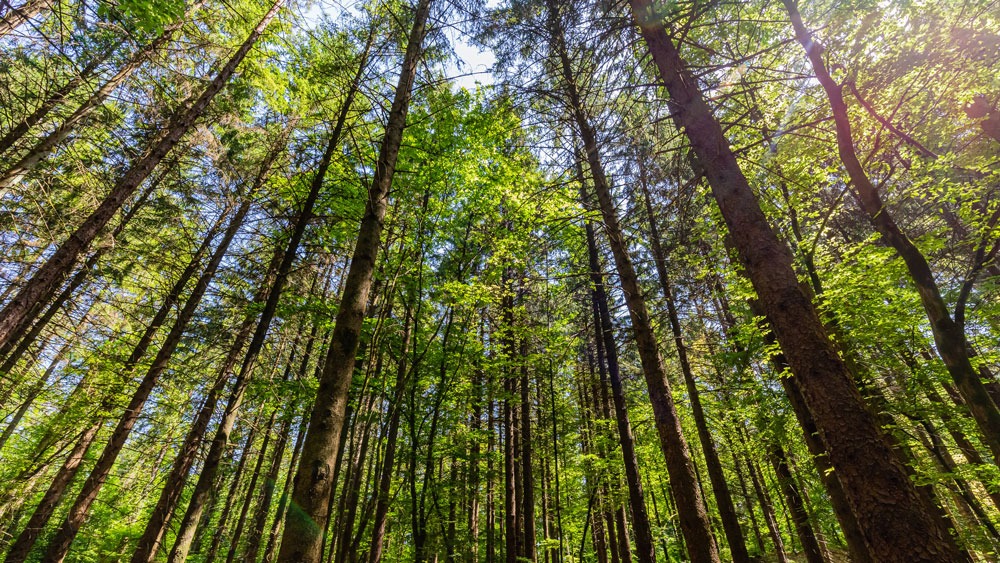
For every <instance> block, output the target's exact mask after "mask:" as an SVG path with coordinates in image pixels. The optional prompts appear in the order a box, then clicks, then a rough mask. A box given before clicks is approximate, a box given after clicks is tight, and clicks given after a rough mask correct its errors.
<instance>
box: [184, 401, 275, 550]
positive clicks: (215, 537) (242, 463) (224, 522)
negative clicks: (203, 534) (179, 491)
mask: <svg viewBox="0 0 1000 563" xmlns="http://www.w3.org/2000/svg"><path fill="white" fill-rule="evenodd" d="M259 422H260V417H259V416H258V417H257V420H255V421H253V424H252V425H251V426H250V432H249V435H248V436H247V439H246V442H245V443H244V444H243V449H242V450H241V451H240V460H239V462H238V463H237V464H236V472H235V473H234V474H233V481H232V483H230V485H229V492H228V493H227V494H226V504H225V505H223V507H222V514H220V515H219V521H218V522H216V523H215V526H213V527H212V528H210V529H211V530H212V532H213V533H212V545H210V546H209V548H208V553H207V554H206V555H205V561H206V563H210V562H212V561H214V560H215V556H216V554H218V553H219V547H220V546H221V545H222V540H223V538H225V537H227V536H228V533H227V529H226V527H227V526H228V525H229V515H230V514H232V511H233V507H234V506H236V498H237V495H238V494H239V491H240V485H241V484H242V483H243V473H244V472H245V471H246V466H247V461H249V459H250V454H251V448H252V447H253V442H254V439H255V438H256V437H257V431H256V429H257V423H259ZM205 523H206V524H207V522H205ZM206 531H207V530H206ZM170 555H171V556H173V555H174V554H173V552H171V554H170Z"/></svg>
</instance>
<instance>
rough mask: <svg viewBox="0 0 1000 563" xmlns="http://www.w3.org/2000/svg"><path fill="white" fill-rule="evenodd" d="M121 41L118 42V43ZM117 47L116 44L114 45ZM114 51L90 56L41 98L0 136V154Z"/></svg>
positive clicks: (112, 49) (85, 79)
mask: <svg viewBox="0 0 1000 563" xmlns="http://www.w3.org/2000/svg"><path fill="white" fill-rule="evenodd" d="M120 44H121V43H119V45H120ZM115 47H117V45H116V46H115ZM113 51H114V48H111V49H107V50H106V51H105V52H103V53H101V54H99V55H98V56H95V57H93V58H91V60H90V62H88V63H87V65H86V66H85V67H83V68H82V69H80V72H78V73H75V74H74V76H73V78H71V79H69V80H68V81H67V82H66V84H63V86H62V88H59V89H57V90H55V91H54V92H51V93H49V96H48V97H47V98H45V99H44V100H42V103H40V104H38V107H37V108H35V111H33V112H31V113H30V114H28V115H26V116H24V119H22V120H21V121H19V122H18V124H17V125H15V126H14V127H12V128H11V129H10V130H9V131H7V133H5V134H4V136H3V137H0V155H3V154H4V153H5V152H6V151H7V150H8V149H10V148H11V147H12V146H14V143H16V142H18V141H19V140H20V139H21V137H24V135H25V134H27V133H28V131H31V128H32V127H34V126H35V125H38V124H39V123H41V122H42V120H43V119H45V117H46V116H48V115H49V112H51V111H52V110H53V109H55V108H56V106H58V105H59V104H61V103H62V101H63V100H65V99H66V96H68V95H70V94H72V93H73V91H74V90H76V89H77V88H78V87H79V86H80V85H81V84H83V83H84V82H86V81H87V80H89V79H90V77H91V75H93V74H94V71H95V70H97V67H98V66H100V64H101V63H103V62H104V61H106V60H107V58H108V55H110V54H111V53H112V52H113Z"/></svg>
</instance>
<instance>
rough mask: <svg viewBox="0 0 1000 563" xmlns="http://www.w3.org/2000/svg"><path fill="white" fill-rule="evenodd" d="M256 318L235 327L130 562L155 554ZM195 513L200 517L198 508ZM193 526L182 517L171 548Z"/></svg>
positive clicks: (261, 294)
mask: <svg viewBox="0 0 1000 563" xmlns="http://www.w3.org/2000/svg"><path fill="white" fill-rule="evenodd" d="M280 256H281V254H280V253H277V252H276V253H275V255H274V257H273V258H272V259H271V265H270V267H269V268H268V273H267V274H266V275H265V276H264V280H269V279H271V278H272V277H273V272H274V270H275V269H276V267H277V263H278V259H279V258H280ZM267 289H268V284H267V282H266V281H265V283H263V284H262V286H261V287H260V288H259V289H258V290H257V295H256V296H255V297H254V304H260V303H262V302H263V301H264V298H265V297H266V295H267ZM251 310H254V311H255V310H256V309H255V308H254V307H251ZM256 321H257V316H256V314H249V315H247V316H246V317H245V318H244V319H243V322H242V324H241V325H240V327H239V329H237V331H236V336H235V337H234V338H233V342H232V344H231V345H230V346H229V353H228V354H227V355H226V359H225V360H224V361H223V363H222V369H220V370H219V374H218V375H217V376H216V378H215V382H214V384H213V385H212V387H211V388H210V389H209V391H208V393H207V395H206V396H205V402H204V403H203V404H202V406H201V409H199V411H198V414H197V416H196V417H195V420H194V423H193V424H192V425H191V429H190V430H189V431H188V434H187V436H186V437H185V438H184V443H183V444H182V445H181V448H180V451H179V452H178V453H177V457H176V458H175V459H174V464H173V467H172V468H171V470H170V474H169V475H168V476H167V480H166V483H164V485H163V489H162V490H161V491H160V498H159V499H158V500H157V502H156V506H155V507H154V508H153V512H152V514H151V515H150V517H149V520H148V521H147V522H146V528H145V530H144V531H143V534H142V536H141V537H140V538H139V541H138V542H137V544H136V549H135V552H134V553H133V554H132V563H143V562H152V561H153V560H154V558H155V557H156V553H157V551H159V548H160V545H161V542H162V540H163V534H164V533H165V532H166V529H167V524H168V523H169V521H170V517H171V516H172V515H173V513H174V511H175V510H176V509H177V504H178V503H179V502H180V499H181V496H182V494H183V492H184V483H185V481H186V480H187V476H188V473H189V472H190V471H191V467H192V466H193V465H194V462H195V461H196V458H197V456H198V451H199V449H200V448H201V444H202V440H203V439H204V437H205V432H206V431H207V430H208V425H209V423H210V422H211V419H212V415H213V414H215V408H216V406H217V405H218V403H219V397H220V395H221V394H222V392H223V390H224V389H225V386H226V383H228V381H229V378H230V374H231V372H232V370H233V368H234V367H235V366H236V362H237V361H239V358H240V355H241V354H242V353H243V347H244V345H245V344H246V341H247V339H248V338H249V337H250V331H251V330H253V328H254V325H255V324H256ZM203 472H204V471H203ZM214 478H215V473H214V471H213V472H212V476H211V479H212V480H214ZM199 482H200V480H199ZM197 498H198V497H197V495H195V496H193V497H192V500H191V504H194V503H195V502H196V499H197ZM205 501H206V499H202V500H201V502H202V503H204V502H205ZM202 507H203V504H202ZM198 516H199V517H200V510H199V513H198ZM194 521H195V522H197V521H198V520H197V519H195V520H194ZM193 528H194V527H193V526H191V525H190V522H189V521H188V519H185V520H184V523H182V524H181V527H180V530H179V532H178V539H177V540H176V541H175V549H176V544H177V543H180V542H181V541H182V540H181V538H187V540H188V541H193V539H194V532H195V530H194V529H193Z"/></svg>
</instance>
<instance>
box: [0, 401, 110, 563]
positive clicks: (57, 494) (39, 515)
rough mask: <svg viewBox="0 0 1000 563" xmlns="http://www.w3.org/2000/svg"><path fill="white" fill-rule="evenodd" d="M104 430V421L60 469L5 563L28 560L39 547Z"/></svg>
mask: <svg viewBox="0 0 1000 563" xmlns="http://www.w3.org/2000/svg"><path fill="white" fill-rule="evenodd" d="M102 426H104V419H98V420H96V421H95V422H93V423H92V424H91V425H90V426H89V427H88V428H87V429H86V430H84V431H83V434H81V435H80V438H79V439H78V440H77V442H76V445H75V446H74V447H73V450H72V451H71V452H70V454H69V456H68V457H67V458H66V461H64V462H63V464H62V467H60V468H59V472H58V473H56V476H55V477H54V478H53V479H52V483H50V484H49V488H48V490H46V491H45V495H44V496H43V497H42V500H41V502H39V503H38V506H37V507H36V508H35V512H34V513H32V515H31V519H29V520H28V524H27V525H26V526H25V527H24V529H23V530H22V531H21V534H20V535H18V537H17V540H15V541H14V544H13V545H12V546H11V548H10V551H8V552H7V558H6V559H5V561H10V562H19V561H25V560H27V558H28V554H29V553H30V552H31V548H32V547H33V546H34V545H35V541H36V540H37V539H38V536H39V535H40V534H41V533H42V531H43V530H44V529H45V524H47V523H48V521H49V518H51V517H52V513H53V512H55V510H56V507H57V506H58V505H59V501H60V500H62V497H63V496H64V495H65V494H66V488H67V487H69V484H70V483H71V482H72V481H73V477H75V476H76V473H77V471H79V469H80V464H81V463H83V458H84V456H85V455H86V454H87V450H88V449H90V445H91V444H92V443H93V442H94V438H96V437H97V432H98V431H99V430H100V429H101V427H102Z"/></svg>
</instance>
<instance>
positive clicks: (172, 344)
mask: <svg viewBox="0 0 1000 563" xmlns="http://www.w3.org/2000/svg"><path fill="white" fill-rule="evenodd" d="M249 210H250V201H249V200H248V201H246V202H245V203H243V204H242V205H241V207H240V209H239V210H238V211H237V212H236V214H235V215H234V216H233V219H232V220H231V222H230V224H229V227H228V228H227V229H226V233H225V234H224V235H223V238H222V241H220V242H219V246H218V247H216V249H215V253H214V254H213V255H212V259H211V260H210V261H209V264H208V266H207V267H206V268H205V271H204V272H203V273H202V275H201V277H200V278H198V281H197V282H196V283H195V286H194V289H193V290H192V291H191V295H190V296H189V297H188V299H187V302H186V303H185V304H184V308H183V309H182V310H181V312H180V313H179V314H178V315H177V319H176V320H175V321H174V325H173V327H171V329H170V332H169V333H168V334H167V337H166V339H165V340H164V342H163V345H162V346H161V347H160V350H159V352H157V354H156V358H154V359H153V363H152V364H151V365H150V368H149V370H148V371H147V372H146V375H145V376H144V377H143V379H142V381H141V382H140V383H139V387H138V388H137V389H136V391H135V393H134V394H133V395H132V399H131V401H130V402H129V405H128V407H127V408H126V409H125V412H124V413H122V416H121V418H119V420H118V425H117V426H116V427H115V430H114V432H113V433H112V434H111V438H109V439H108V444H107V445H106V446H105V448H104V451H103V452H102V453H101V457H100V458H99V459H98V460H97V465H96V466H95V467H94V469H93V470H92V471H91V473H90V476H89V477H87V481H86V482H84V485H83V490H81V491H80V494H79V495H78V496H77V498H76V501H75V502H74V503H73V507H72V508H71V509H70V511H69V514H68V515H67V516H66V519H65V520H64V521H63V523H62V525H61V526H60V528H59V531H58V532H57V533H56V535H55V537H54V538H53V539H52V542H51V543H50V544H49V547H48V549H47V550H46V552H45V560H46V561H53V562H60V561H62V560H63V559H64V558H65V557H66V554H67V553H68V552H69V548H70V544H72V543H73V539H74V538H75V537H76V533H77V532H78V531H79V529H80V526H82V525H83V522H84V520H85V519H86V518H87V514H88V513H89V511H90V505H91V504H92V503H93V502H94V500H95V499H96V498H97V494H98V493H99V492H100V490H101V487H102V486H103V485H104V482H105V481H106V480H107V478H108V475H110V473H111V468H112V466H113V465H114V463H115V460H117V459H118V455H119V454H120V453H121V451H122V449H124V447H125V441H126V440H127V439H128V437H129V435H130V434H131V432H132V428H133V427H134V426H135V423H136V422H137V421H138V420H139V416H140V414H141V413H142V409H143V407H144V406H145V404H146V400H147V399H148V398H149V395H150V393H152V392H153V389H154V388H155V387H156V384H157V382H158V381H159V378H160V374H162V373H163V371H164V370H166V368H167V364H168V363H169V361H170V358H171V357H172V356H173V353H174V350H176V349H177V345H178V344H179V343H180V341H181V337H182V336H183V335H184V330H185V328H187V324H188V322H189V321H190V320H191V318H192V317H193V316H194V313H195V311H196V310H197V308H198V305H199V304H200V303H201V299H202V297H203V296H204V295H205V291H206V290H207V289H208V285H209V283H210V282H211V281H212V278H213V277H214V276H215V272H216V270H217V269H218V267H219V264H220V263H221V262H222V258H223V256H225V254H226V252H227V251H228V249H229V244H230V243H231V242H232V240H233V238H234V237H235V236H236V233H237V232H238V231H239V229H240V227H241V226H242V225H243V219H244V218H245V217H246V215H247V212H248V211H249Z"/></svg>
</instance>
